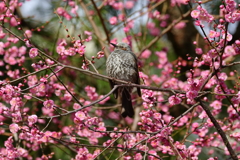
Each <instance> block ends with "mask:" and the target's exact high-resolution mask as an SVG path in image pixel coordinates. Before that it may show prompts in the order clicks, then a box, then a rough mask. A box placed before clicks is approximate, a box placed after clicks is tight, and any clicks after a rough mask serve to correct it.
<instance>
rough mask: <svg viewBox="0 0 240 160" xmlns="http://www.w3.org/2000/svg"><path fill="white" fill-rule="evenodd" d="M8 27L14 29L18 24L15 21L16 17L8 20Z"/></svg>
mask: <svg viewBox="0 0 240 160" xmlns="http://www.w3.org/2000/svg"><path fill="white" fill-rule="evenodd" d="M10 25H11V26H13V27H15V26H17V25H18V22H17V20H16V17H12V18H11V19H10Z"/></svg>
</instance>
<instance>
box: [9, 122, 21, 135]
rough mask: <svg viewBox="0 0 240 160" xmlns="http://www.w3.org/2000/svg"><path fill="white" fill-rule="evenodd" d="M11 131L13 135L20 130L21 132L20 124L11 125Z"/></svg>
mask: <svg viewBox="0 0 240 160" xmlns="http://www.w3.org/2000/svg"><path fill="white" fill-rule="evenodd" d="M9 130H10V132H12V133H17V132H18V130H19V126H18V124H16V123H12V124H10V125H9Z"/></svg>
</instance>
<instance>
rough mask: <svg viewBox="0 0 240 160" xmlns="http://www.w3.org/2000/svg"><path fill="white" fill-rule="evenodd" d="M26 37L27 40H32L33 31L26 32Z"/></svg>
mask: <svg viewBox="0 0 240 160" xmlns="http://www.w3.org/2000/svg"><path fill="white" fill-rule="evenodd" d="M25 36H26V37H27V38H31V37H32V31H30V30H26V31H25Z"/></svg>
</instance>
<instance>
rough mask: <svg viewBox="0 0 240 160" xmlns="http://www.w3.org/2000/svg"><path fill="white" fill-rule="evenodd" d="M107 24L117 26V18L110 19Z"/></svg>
mask: <svg viewBox="0 0 240 160" xmlns="http://www.w3.org/2000/svg"><path fill="white" fill-rule="evenodd" d="M109 23H110V24H111V25H115V24H117V17H111V18H110V19H109Z"/></svg>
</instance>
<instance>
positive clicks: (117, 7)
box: [112, 2, 123, 10]
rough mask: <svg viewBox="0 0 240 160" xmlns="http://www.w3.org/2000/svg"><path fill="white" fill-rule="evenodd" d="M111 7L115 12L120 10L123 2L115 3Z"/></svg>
mask: <svg viewBox="0 0 240 160" xmlns="http://www.w3.org/2000/svg"><path fill="white" fill-rule="evenodd" d="M112 6H113V8H114V9H116V10H122V9H123V2H115V3H113V5H112Z"/></svg>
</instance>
